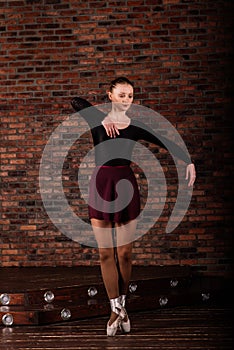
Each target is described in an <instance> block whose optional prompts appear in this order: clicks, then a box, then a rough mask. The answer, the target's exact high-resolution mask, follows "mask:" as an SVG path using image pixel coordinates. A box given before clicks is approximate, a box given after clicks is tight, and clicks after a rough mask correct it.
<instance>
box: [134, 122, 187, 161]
mask: <svg viewBox="0 0 234 350" xmlns="http://www.w3.org/2000/svg"><path fill="white" fill-rule="evenodd" d="M133 125H135V126H136V127H137V128H139V129H140V131H139V136H138V137H139V140H144V141H147V142H150V143H153V144H155V145H158V146H160V147H162V148H164V149H167V150H168V151H169V152H170V153H172V155H174V156H175V157H177V158H179V159H181V160H183V161H184V162H185V163H187V164H191V163H192V161H191V159H190V156H189V154H188V153H187V152H185V151H184V150H183V149H182V148H181V147H180V146H178V145H177V144H176V143H174V142H173V141H170V140H168V139H167V138H166V137H164V136H161V135H159V134H157V133H155V131H154V130H153V129H151V128H150V127H148V126H147V125H145V124H144V123H141V122H140V121H135V120H134V121H133Z"/></svg>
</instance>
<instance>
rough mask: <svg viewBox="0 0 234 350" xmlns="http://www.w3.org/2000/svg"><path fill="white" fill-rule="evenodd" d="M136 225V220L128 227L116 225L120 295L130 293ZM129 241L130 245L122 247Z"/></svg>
mask: <svg viewBox="0 0 234 350" xmlns="http://www.w3.org/2000/svg"><path fill="white" fill-rule="evenodd" d="M136 223H137V222H136V220H132V221H130V222H129V223H128V224H127V225H120V224H116V235H117V243H118V247H117V257H118V269H119V291H120V295H126V294H127V292H128V286H129V281H130V278H131V273H132V240H133V237H134V233H135V230H136ZM127 241H128V242H129V241H130V243H128V244H124V245H121V243H124V242H127Z"/></svg>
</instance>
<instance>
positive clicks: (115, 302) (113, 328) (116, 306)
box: [106, 297, 122, 337]
mask: <svg viewBox="0 0 234 350" xmlns="http://www.w3.org/2000/svg"><path fill="white" fill-rule="evenodd" d="M110 305H111V310H112V311H113V312H114V313H115V314H117V315H118V317H117V319H116V320H115V321H114V322H113V323H112V324H111V325H110V321H108V323H107V327H106V333H107V336H108V337H114V336H115V335H116V333H117V330H118V328H120V322H121V316H120V312H121V308H122V305H121V304H120V297H118V298H115V299H110Z"/></svg>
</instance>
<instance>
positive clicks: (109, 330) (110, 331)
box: [106, 316, 121, 337]
mask: <svg viewBox="0 0 234 350" xmlns="http://www.w3.org/2000/svg"><path fill="white" fill-rule="evenodd" d="M120 321H121V318H120V316H118V317H117V318H116V320H115V321H114V322H113V323H112V324H111V325H109V323H110V321H108V323H107V327H106V334H107V336H108V337H114V336H115V335H116V333H117V330H118V328H119V327H120Z"/></svg>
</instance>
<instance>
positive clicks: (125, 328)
mask: <svg viewBox="0 0 234 350" xmlns="http://www.w3.org/2000/svg"><path fill="white" fill-rule="evenodd" d="M126 318H127V321H124V319H126ZM120 328H121V330H122V332H123V333H129V332H130V330H131V323H130V320H129V317H128V314H127V311H126V309H125V308H124V307H122V309H121V311H120Z"/></svg>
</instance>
